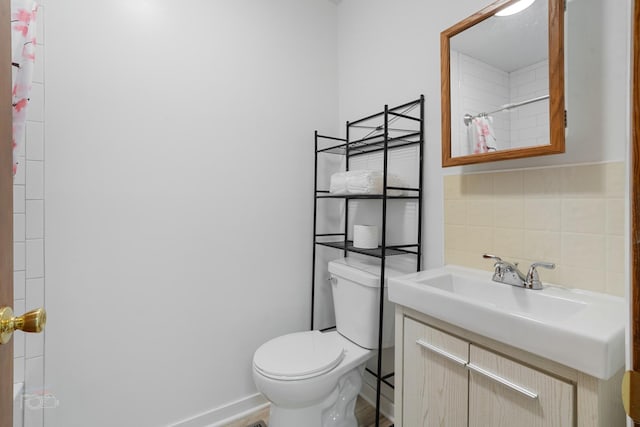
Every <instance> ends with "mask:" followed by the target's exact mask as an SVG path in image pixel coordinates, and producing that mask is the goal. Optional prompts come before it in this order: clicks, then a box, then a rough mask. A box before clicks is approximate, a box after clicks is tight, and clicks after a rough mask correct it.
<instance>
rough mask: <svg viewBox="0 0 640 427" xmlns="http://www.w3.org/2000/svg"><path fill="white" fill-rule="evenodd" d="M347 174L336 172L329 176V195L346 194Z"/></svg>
mask: <svg viewBox="0 0 640 427" xmlns="http://www.w3.org/2000/svg"><path fill="white" fill-rule="evenodd" d="M348 173H349V172H338V173H334V174H333V175H331V183H330V184H329V193H331V194H336V195H340V194H347V174H348Z"/></svg>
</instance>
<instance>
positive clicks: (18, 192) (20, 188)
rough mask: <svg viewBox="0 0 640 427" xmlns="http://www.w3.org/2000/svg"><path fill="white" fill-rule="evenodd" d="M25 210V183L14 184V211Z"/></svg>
mask: <svg viewBox="0 0 640 427" xmlns="http://www.w3.org/2000/svg"><path fill="white" fill-rule="evenodd" d="M24 211H25V192H24V185H14V186H13V213H23V212H24Z"/></svg>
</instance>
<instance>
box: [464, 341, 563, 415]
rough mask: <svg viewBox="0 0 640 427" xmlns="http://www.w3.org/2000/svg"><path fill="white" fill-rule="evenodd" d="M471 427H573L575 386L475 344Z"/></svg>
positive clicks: (472, 359) (470, 413) (471, 355)
mask: <svg viewBox="0 0 640 427" xmlns="http://www.w3.org/2000/svg"><path fill="white" fill-rule="evenodd" d="M469 360H470V362H469V365H468V368H469V372H470V378H469V426H470V427H487V426H492V427H502V426H504V427H507V426H508V427H511V426H527V427H538V426H539V427H556V426H557V427H560V426H561V427H572V426H573V425H574V393H575V392H574V386H573V385H572V384H570V383H567V382H564V381H562V380H559V379H557V378H555V377H552V376H550V375H547V374H545V373H542V372H540V371H537V370H535V369H531V368H529V367H527V366H524V365H521V364H519V363H517V362H514V361H512V360H510V359H506V358H504V357H501V356H498V355H497V354H494V353H492V352H490V351H487V350H484V349H482V348H480V347H477V346H475V345H473V344H471V345H470V352H469Z"/></svg>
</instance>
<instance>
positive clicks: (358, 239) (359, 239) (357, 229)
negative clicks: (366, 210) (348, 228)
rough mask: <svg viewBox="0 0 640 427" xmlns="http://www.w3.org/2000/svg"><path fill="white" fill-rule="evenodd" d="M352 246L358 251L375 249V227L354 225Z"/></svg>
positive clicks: (376, 239) (376, 233) (376, 236)
mask: <svg viewBox="0 0 640 427" xmlns="http://www.w3.org/2000/svg"><path fill="white" fill-rule="evenodd" d="M353 246H354V247H356V248H360V249H375V248H377V247H378V226H377V225H354V226H353Z"/></svg>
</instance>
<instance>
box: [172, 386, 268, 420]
mask: <svg viewBox="0 0 640 427" xmlns="http://www.w3.org/2000/svg"><path fill="white" fill-rule="evenodd" d="M267 405H269V402H268V401H267V399H265V398H264V396H262V395H261V394H260V393H257V394H254V395H251V396H248V397H245V398H244V399H240V400H236V401H235V402H231V403H229V404H227V405H224V406H221V407H219V408H216V409H212V410H210V411H207V412H203V413H202V414H200V415H196V416H194V417H191V418H188V419H186V420H184V421H180V422H178V423H176V424H172V425H171V427H224V426H227V425H229V424H231V423H232V422H234V421H237V420H239V419H241V418H242V417H245V416H247V415H249V414H251V413H253V412H257V411H259V410H261V409H263V408H265V407H266V406H267Z"/></svg>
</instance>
